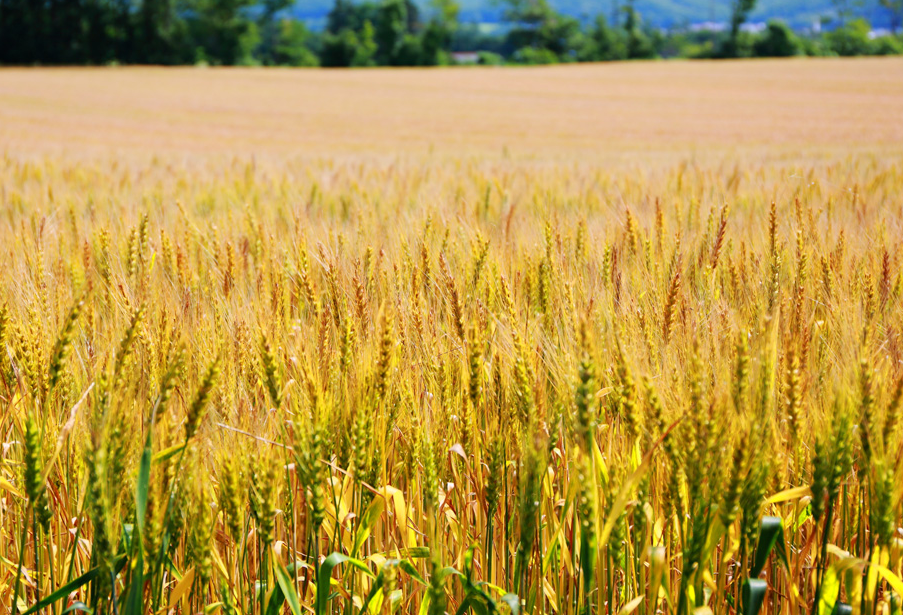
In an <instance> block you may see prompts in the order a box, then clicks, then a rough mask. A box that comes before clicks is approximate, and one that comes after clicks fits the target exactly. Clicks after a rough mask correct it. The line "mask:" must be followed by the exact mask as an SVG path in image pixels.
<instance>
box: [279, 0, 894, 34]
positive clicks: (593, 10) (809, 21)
mask: <svg viewBox="0 0 903 615" xmlns="http://www.w3.org/2000/svg"><path fill="white" fill-rule="evenodd" d="M416 2H417V4H418V5H420V6H422V7H426V6H428V4H429V3H428V0H416ZM459 4H460V6H461V14H460V19H461V21H462V22H481V23H493V22H498V21H500V20H501V18H502V11H503V3H501V2H498V1H495V0H459ZM551 4H552V6H553V7H554V8H555V9H557V10H559V11H561V12H562V13H564V14H566V15H571V16H573V17H577V18H585V17H591V16H594V15H596V14H598V13H604V14H605V15H607V16H610V15H612V13H613V12H614V11H615V10H616V7H617V6H619V5H623V4H625V3H624V2H616V1H615V0H551ZM332 5H333V0H300V1H299V2H298V4H297V6H296V8H295V10H294V13H295V14H296V15H298V16H299V17H302V18H304V19H306V20H309V21H311V22H312V25H314V26H316V24H317V22H320V23H322V21H323V19H324V18H325V16H326V14H327V13H328V12H329V9H330V8H331V7H332ZM635 6H636V9H637V11H639V13H640V15H641V16H642V18H643V21H644V22H645V23H647V24H650V25H652V26H654V27H661V28H670V27H676V26H681V25H687V24H698V23H703V22H725V21H727V19H728V16H729V13H730V3H729V2H726V1H724V0H637V1H636V4H635ZM835 12H836V8H835V3H834V2H832V0H759V2H758V3H757V6H756V9H755V10H754V11H753V12H752V14H751V15H750V22H765V21H768V20H769V19H780V20H783V21H784V22H786V23H787V24H788V25H790V26H791V27H793V28H795V29H806V28H811V27H812V26H813V24H815V23H816V22H817V21H818V20H819V18H821V17H830V16H832V15H834V14H835ZM859 12H860V14H862V15H863V16H865V17H868V18H869V19H870V20H871V22H872V24H873V25H874V26H875V27H886V26H887V24H888V22H889V20H888V15H887V13H886V11H885V10H884V9H882V8H881V7H880V6H878V5H877V2H874V3H869V4H868V5H867V6H866V7H864V8H859Z"/></svg>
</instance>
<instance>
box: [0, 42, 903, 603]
mask: <svg viewBox="0 0 903 615" xmlns="http://www.w3.org/2000/svg"><path fill="white" fill-rule="evenodd" d="M901 143H903V62H901V61H899V60H849V61H847V60H843V61H841V60H824V61H786V62H777V61H744V62H736V63H729V62H721V63H705V62H697V63H683V62H652V63H634V64H612V65H604V66H581V67H571V66H561V67H556V68H538V69H517V68H510V69H472V70H471V69H460V70H453V69H446V70H363V71H325V70H323V71H318V70H311V71H291V70H260V69H258V70H203V69H174V70H165V69H152V68H143V69H131V68H130V69H66V70H62V69H47V70H43V69H42V70H34V69H28V70H26V69H21V70H20V69H16V70H12V69H10V70H0V208H2V209H0V211H2V216H0V250H2V255H0V264H2V271H0V350H2V353H3V354H2V364H0V443H2V448H0V612H3V613H20V614H31V613H42V614H46V615H51V614H52V615H63V614H64V613H77V612H84V613H92V614H96V615H100V614H120V613H121V614H124V615H137V614H142V613H148V614H170V613H173V614H175V613H202V612H203V613H205V614H210V615H212V614H214V613H222V614H223V615H237V614H247V615H276V614H282V613H292V614H293V615H302V614H314V615H327V614H329V615H338V614H339V613H341V614H343V615H358V614H377V613H380V614H382V613H386V614H407V613H418V614H420V615H440V614H443V613H450V614H454V615H458V614H460V615H464V614H465V613H474V614H477V615H482V614H489V613H524V614H530V615H533V614H536V615H538V614H556V615H577V614H587V615H589V614H603V613H608V614H612V615H615V614H617V615H629V614H630V613H636V614H641V615H655V614H657V613H668V614H674V615H707V614H718V615H721V614H725V615H731V614H735V613H736V614H743V615H758V614H763V615H764V614H769V615H777V614H781V615H790V614H795V613H816V614H818V615H828V614H837V615H846V614H855V615H893V614H895V613H900V612H901V597H903V580H901V579H903V529H901V526H903V519H901V496H903V480H901V478H903V477H901V473H903V470H901V452H903V451H901V442H903V428H901V425H900V424H901V422H903V421H901V420H900V419H901V412H903V409H901V401H903V274H901V264H903V146H901Z"/></svg>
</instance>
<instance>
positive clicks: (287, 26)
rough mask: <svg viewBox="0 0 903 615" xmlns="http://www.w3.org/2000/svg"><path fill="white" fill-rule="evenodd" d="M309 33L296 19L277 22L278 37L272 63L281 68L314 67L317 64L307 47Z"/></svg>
mask: <svg viewBox="0 0 903 615" xmlns="http://www.w3.org/2000/svg"><path fill="white" fill-rule="evenodd" d="M309 37H310V32H309V31H308V30H307V27H306V26H305V25H304V22H302V21H299V20H297V19H285V18H284V19H281V20H279V36H278V37H277V39H276V45H275V48H274V50H273V63H274V64H279V65H283V66H316V65H317V64H318V63H319V62H318V61H317V56H316V55H314V52H313V51H311V50H310V48H309V47H308V46H307V41H308V38H309Z"/></svg>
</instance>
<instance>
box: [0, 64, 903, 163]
mask: <svg viewBox="0 0 903 615" xmlns="http://www.w3.org/2000/svg"><path fill="white" fill-rule="evenodd" d="M901 117H903V60H898V59H893V58H890V59H886V58H880V59H843V60H838V59H835V60H792V61H786V60H770V61H769V60H761V61H742V62H668V63H661V62H649V63H642V62H641V63H622V64H601V65H572V66H557V67H543V68H532V69H517V68H508V69H498V68H471V69H458V70H450V71H436V70H424V69H372V70H366V71H350V72H342V71H336V72H332V71H317V70H301V71H295V70H269V71H264V70H255V69H216V70H213V69H195V68H183V69H158V68H109V69H84V68H82V69H78V68H76V69H40V70H28V69H0V151H2V152H5V153H6V154H8V155H12V156H16V157H18V156H28V155H36V156H40V155H45V154H51V155H65V156H67V157H75V158H90V157H96V156H102V155H105V154H109V155H115V156H120V155H124V156H126V157H134V156H139V157H145V158H146V157H147V156H149V155H165V156H170V157H175V158H176V159H185V160H187V159H197V158H198V157H201V158H205V159H207V158H211V157H222V156H228V155H238V156H245V157H247V156H256V157H258V158H259V159H265V158H267V157H271V158H285V157H295V156H300V157H324V156H331V155H357V156H360V155H364V156H375V157H377V158H391V157H392V156H396V155H425V154H435V155H441V156H461V155H471V154H479V155H483V156H490V157H502V156H509V157H513V158H535V159H558V160H583V161H588V162H590V161H605V162H608V163H611V162H631V161H632V162H636V163H643V162H646V161H652V160H665V161H668V162H674V161H676V160H679V159H681V158H687V159H689V158H695V159H718V160H723V159H724V157H725V156H728V157H737V158H741V159H742V158H744V157H745V156H747V155H752V156H754V157H755V158H763V157H764V158H781V157H791V158H794V157H795V158H798V157H799V156H801V155H802V156H805V157H815V158H820V157H824V156H834V157H837V156H843V155H846V154H849V153H855V152H864V151H869V152H872V153H885V152H888V153H890V152H895V153H896V152H898V151H899V147H900V144H901V143H903V121H901Z"/></svg>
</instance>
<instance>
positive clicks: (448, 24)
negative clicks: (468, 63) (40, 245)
mask: <svg viewBox="0 0 903 615" xmlns="http://www.w3.org/2000/svg"><path fill="white" fill-rule="evenodd" d="M878 1H879V2H880V5H881V7H882V8H883V10H887V11H890V14H891V15H894V16H896V15H898V14H900V13H901V12H903V4H901V2H900V0H878ZM755 4H756V3H755V0H736V1H735V2H732V3H731V7H732V10H731V13H730V19H729V21H728V23H727V29H726V30H725V31H724V32H718V31H708V30H703V31H695V30H692V29H689V28H686V27H675V28H672V29H670V30H662V29H657V28H651V27H649V26H648V25H645V24H644V21H643V19H642V16H641V15H640V12H639V11H638V10H637V9H636V8H635V5H634V3H633V2H626V3H624V4H623V5H621V6H619V7H618V9H617V10H616V11H614V12H613V13H612V14H609V15H605V14H602V13H599V14H597V15H594V16H586V18H585V19H582V20H578V19H576V18H574V17H570V16H567V15H564V14H562V13H560V12H558V11H556V10H554V8H553V7H552V6H551V4H549V2H548V0H506V2H505V3H504V6H505V7H506V8H505V10H504V12H503V16H504V19H505V23H504V25H502V26H500V27H496V28H494V29H492V30H491V31H486V30H485V29H484V28H483V27H482V26H480V25H477V24H464V23H459V20H458V13H459V10H458V4H457V2H456V1H455V0H432V1H431V2H430V3H429V4H428V5H427V6H426V8H421V7H422V5H419V4H417V3H415V2H414V1H413V0H367V1H364V2H356V1H354V0H335V3H334V5H333V7H332V10H331V11H330V13H329V15H328V18H327V20H326V24H325V26H326V27H325V29H324V31H322V32H319V31H317V32H314V31H311V30H310V29H309V28H308V27H307V26H305V23H304V22H303V21H301V20H299V19H296V18H294V17H292V13H291V9H292V8H293V7H294V6H295V1H294V0H41V1H34V0H0V41H2V44H0V64H110V63H125V64H134V63H137V64H194V63H209V64H217V65H219V64H222V65H235V64H241V65H283V66H315V65H322V66H329V67H332V66H434V65H440V64H449V63H453V62H454V58H453V56H452V55H451V53H452V52H454V51H477V52H481V53H480V57H479V62H480V63H483V64H499V63H504V62H509V63H520V64H551V63H557V62H595V61H608V60H627V59H647V58H657V57H686V58H732V57H753V56H795V55H842V56H853V55H889V54H899V53H903V39H901V38H900V37H899V36H896V35H892V34H888V35H884V36H880V37H877V38H872V37H871V35H870V31H871V27H870V25H869V23H868V22H867V21H866V20H865V19H864V18H862V17H860V18H857V19H853V18H852V17H853V16H854V14H853V13H849V14H848V13H846V12H842V11H841V12H839V13H838V17H837V18H836V19H834V20H833V21H829V22H828V23H826V30H825V33H824V34H811V33H810V34H807V35H805V36H803V35H800V34H797V33H794V32H793V31H792V30H791V29H790V28H788V27H787V26H786V25H784V24H783V23H781V22H778V21H773V22H770V23H769V24H768V27H767V28H766V29H765V30H764V31H763V32H759V33H751V32H748V31H746V30H745V29H744V27H743V26H744V24H745V23H746V21H747V20H748V18H749V14H750V12H751V11H752V10H753V9H754V7H755ZM841 4H842V3H841ZM700 18H704V16H702V15H701V16H700ZM894 23H896V22H894Z"/></svg>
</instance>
